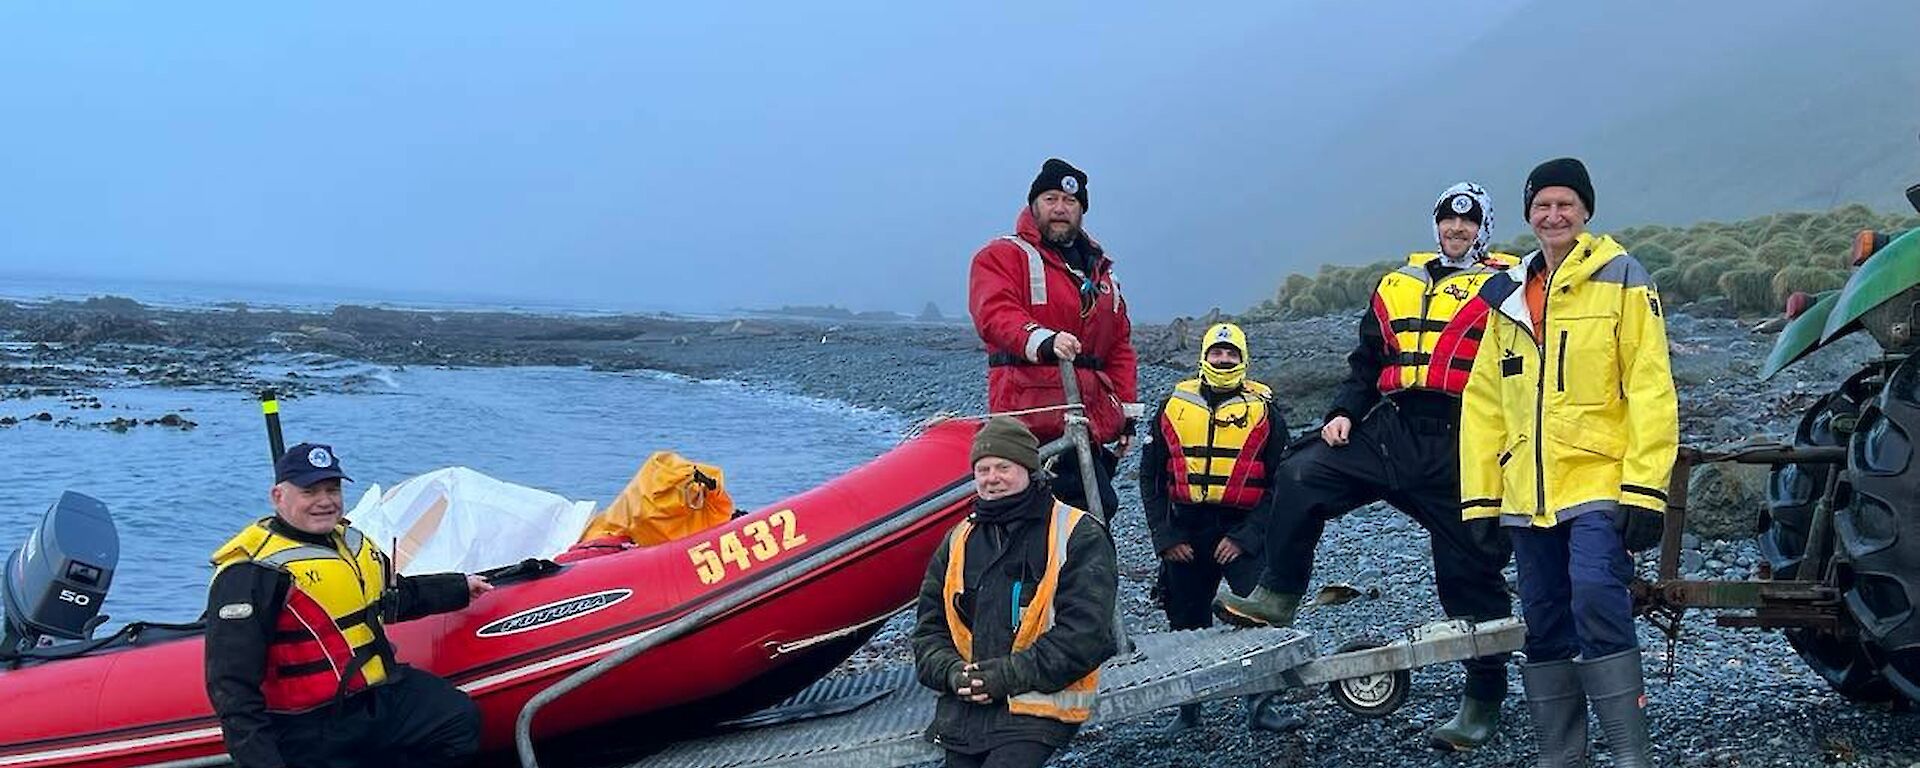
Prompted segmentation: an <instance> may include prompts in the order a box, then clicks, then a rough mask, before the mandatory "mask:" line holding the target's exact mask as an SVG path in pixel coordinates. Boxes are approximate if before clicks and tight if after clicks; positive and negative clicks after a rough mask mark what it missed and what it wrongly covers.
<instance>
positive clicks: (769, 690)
mask: <svg viewBox="0 0 1920 768" xmlns="http://www.w3.org/2000/svg"><path fill="white" fill-rule="evenodd" d="M975 428H976V426H975V425H974V424H972V423H970V422H946V423H943V424H939V425H936V426H934V427H933V428H932V429H930V430H929V431H927V432H926V433H925V434H923V435H920V436H919V437H916V438H914V439H913V440H911V441H908V442H906V443H904V444H902V445H901V446H899V447H898V448H895V449H894V450H892V451H890V452H888V453H886V454H885V455H882V456H880V457H879V458H877V459H875V460H873V461H872V462H870V463H868V464H867V465H865V466H862V467H860V468H858V469H855V470H853V471H852V472H849V473H847V474H846V475H844V476H842V477H840V478H838V479H835V480H833V481H831V482H829V483H827V484H825V485H823V486H820V487H818V488H815V489H813V490H810V491H807V492H805V493H802V494H800V495H798V496H795V497H793V498H790V499H787V500H785V501H782V502H780V503H777V504H774V505H772V506H769V507H767V508H765V509H762V510H759V511H757V512H755V513H753V514H750V515H745V516H742V517H739V518H735V519H734V520H732V521H731V522H729V523H727V524H726V525H723V526H720V527H717V528H714V529H711V530H708V531H705V532H703V533H700V534H697V535H695V536H693V537H690V538H687V539H681V540H678V541H674V542H670V543H667V544H663V545H660V546H655V547H648V548H644V549H634V550H628V551H625V552H619V553H617V554H609V555H604V556H600V557H595V558H591V559H586V560H581V561H578V562H574V563H570V564H567V565H564V566H560V567H559V568H558V569H557V570H554V571H552V572H551V573H548V574H545V575H542V576H539V577H537V578H530V579H527V580H524V581H520V582H513V583H506V584H503V585H502V586H500V588H498V589H496V590H494V591H493V592H491V593H489V594H487V595H484V596H482V597H481V598H480V599H479V600H477V601H476V602H475V603H474V604H473V605H472V606H470V607H468V608H467V609H466V610H463V611H460V612H458V613H451V614H443V615H439V616H433V617H429V618H425V619H421V620H418V621H412V622H408V623H405V624H399V625H395V626H393V627H391V628H390V630H389V631H390V636H391V637H392V639H393V642H394V644H395V646H396V648H397V650H398V652H399V656H400V659H401V661H403V662H405V663H408V664H411V665H413V666H415V667H419V668H423V669H426V670H430V671H432V672H434V673H435V674H438V675H441V676H443V677H446V678H448V679H450V680H452V681H453V682H454V683H456V684H458V685H459V686H460V687H461V688H462V689H464V690H466V691H467V692H468V693H469V694H471V695H472V696H473V698H474V700H475V701H476V702H478V703H479V705H480V709H481V712H482V713H483V717H484V722H485V733H486V743H485V746H486V747H487V748H488V749H490V750H492V749H499V748H504V747H507V746H509V745H510V743H511V741H512V731H513V722H514V717H515V716H516V715H517V714H518V712H519V710H520V708H521V705H523V704H525V703H526V701H527V700H528V699H529V698H531V697H532V696H533V695H534V694H535V693H537V692H538V691H540V690H541V689H542V688H544V687H546V686H548V685H550V684H552V683H553V682H555V681H557V680H559V679H561V678H562V677H564V676H566V675H567V674H569V673H571V672H573V671H575V670H578V669H580V668H581V667H583V666H586V665H587V664H590V663H592V662H593V661H595V660H596V659H599V658H602V657H604V656H606V655H608V654H610V653H612V652H613V651H615V650H616V649H619V648H621V647H623V646H625V645H627V644H629V643H632V642H634V641H635V640H637V639H638V638H641V637H643V636H645V635H646V634H648V633H649V632H651V631H653V630H654V629H656V628H658V627H660V626H661V625H663V624H666V623H667V622H669V621H671V620H673V619H674V618H676V617H679V616H682V615H685V614H686V613H688V612H689V611H692V610H694V609H696V608H698V607H700V606H701V605H703V604H705V603H706V602H708V601H711V600H713V599H715V598H716V597H717V596H719V595H722V594H725V593H727V592H730V591H732V590H737V589H740V588H742V587H744V586H746V585H749V584H753V583H755V582H757V581H760V580H762V579H767V578H769V577H772V576H775V575H776V574H779V573H780V572H781V571H782V570H783V568H786V567H788V566H790V565H792V564H793V563H794V562H795V561H797V560H798V559H799V558H800V557H801V556H803V555H804V554H805V553H806V552H808V551H809V550H813V549H817V548H820V547H823V546H827V545H829V544H831V543H832V542H834V541H835V540H838V539H841V538H843V537H846V536H849V535H852V534H854V533H857V532H858V531H860V530H861V529H863V528H865V527H867V526H870V525H872V524H874V523H876V522H878V521H881V520H885V519H888V518H890V517H892V516H896V515H902V514H905V513H907V512H908V511H909V510H910V509H912V508H913V507H915V506H916V505H918V504H919V503H920V502H923V501H927V500H929V499H932V498H933V497H935V496H938V495H939V494H941V493H943V492H946V491H949V490H953V489H955V488H957V487H960V486H962V485H964V484H967V483H969V482H971V478H970V474H969V472H968V467H967V460H966V457H967V449H968V444H969V441H970V440H971V439H972V437H973V432H974V430H975ZM966 498H967V500H966V501H962V502H957V503H955V504H953V505H951V506H949V507H947V508H946V509H944V510H943V511H942V512H941V513H939V514H936V515H933V516H931V517H929V518H927V519H925V520H923V521H921V522H920V523H918V524H916V525H913V526H910V527H908V528H906V529H904V530H902V531H900V532H899V533H897V534H895V535H894V536H892V537H889V538H887V539H885V540H883V541H879V542H877V543H874V544H872V545H869V546H867V547H866V548H864V549H861V550H859V551H858V552H856V553H854V554H852V555H851V556H848V557H846V558H844V559H842V560H840V561H838V562H836V563H834V564H832V565H830V566H828V567H825V568H822V569H820V570H818V571H816V572H815V573H813V574H812V575H811V576H809V577H807V578H804V579H799V580H795V581H793V582H792V583H789V584H786V585H784V586H783V587H781V588H780V589H778V590H776V591H774V592H772V593H770V594H767V595H765V596H763V597H761V598H760V599H758V600H755V601H753V602H749V603H747V604H745V605H743V606H742V607H740V608H738V609H737V610H735V611H732V612H730V613H727V614H724V615H723V616H721V617H720V618H718V619H716V620H714V621H713V622H711V623H709V624H707V625H705V626H703V627H701V628H700V629H698V630H697V631H695V632H693V633H691V634H689V635H687V636H684V637H681V638H679V639H677V640H674V641H671V642H669V643H666V644H665V645H662V646H660V647H658V648H654V649H652V650H650V651H648V652H647V653H645V654H642V655H641V656H640V657H639V658H636V659H635V660H633V661H632V662H631V663H629V664H627V665H625V666H623V667H621V668H618V669H616V670H614V671H613V672H611V673H609V674H607V675H606V676H604V677H602V678H600V679H598V680H597V681H595V682H592V683H589V684H588V685H586V686H585V687H583V688H581V689H580V690H578V691H575V692H574V693H572V694H569V695H568V696H566V697H563V698H561V699H560V700H559V701H557V702H555V703H554V704H552V705H551V706H548V707H547V708H545V709H544V710H542V711H541V713H540V715H539V718H538V719H537V721H536V722H535V728H534V735H535V737H536V738H551V737H556V736H561V735H564V734H571V733H577V732H580V731H583V730H585V729H590V728H594V727H595V726H599V725H603V724H607V723H611V722H614V721H618V720H621V719H625V718H632V717H635V716H639V715H653V716H656V717H667V716H668V715H669V714H671V713H678V714H677V715H674V716H678V717H682V718H685V717H688V716H689V715H690V716H691V717H693V718H695V719H698V718H702V717H704V718H708V719H709V721H711V719H715V718H721V717H726V716H731V715H734V714H739V713H742V712H745V711H749V710H751V709H753V708H757V707H759V706H763V705H765V704H768V703H772V702H774V701H777V700H779V699H780V698H783V697H785V696H787V695H789V694H791V693H792V692H794V691H797V690H798V689H799V688H801V687H804V686H805V685H807V684H808V683H810V682H812V681H813V680H815V679H817V678H818V677H819V676H821V675H823V674H825V673H826V672H827V671H828V670H830V669H831V668H832V667H833V666H835V665H837V664H838V663H839V662H841V661H842V660H844V659H845V658H846V657H847V655H849V654H851V653H852V652H853V650H854V649H856V648H857V647H858V646H859V645H860V644H861V643H862V642H864V641H865V639H866V638H867V637H868V636H869V635H870V634H871V632H872V631H873V629H874V628H875V627H877V625H878V623H879V622H880V621H881V620H882V619H884V618H885V617H887V616H888V615H890V614H892V613H893V612H895V611H896V610H897V609H899V608H901V607H902V606H904V605H906V604H908V603H909V602H910V601H911V600H912V599H913V597H914V594H915V593H916V592H917V590H918V587H919V582H920V577H921V574H922V573H923V572H924V570H925V568H926V564H927V560H928V558H929V556H930V555H931V554H932V552H933V549H934V547H936V546H938V544H939V542H940V541H941V539H942V537H943V536H944V535H945V533H946V531H947V529H948V528H950V527H951V526H952V525H953V524H954V523H955V522H957V521H958V520H959V519H960V517H961V516H963V515H964V514H965V513H966V511H967V508H968V504H970V503H971V497H970V496H969V497H966ZM102 511H103V512H104V509H103V510H102ZM41 559H43V560H44V559H46V558H44V557H43V558H41ZM102 597H104V588H103V591H102ZM144 634H145V635H146V636H145V637H141V638H138V639H135V640H127V639H124V638H122V639H120V640H118V641H116V642H111V643H105V644H103V646H104V647H101V648H98V649H97V650H93V651H91V652H88V653H85V654H82V655H78V656H75V657H73V658H66V659H45V658H42V659H38V660H34V659H28V660H26V661H25V662H24V664H23V663H21V662H19V661H16V662H14V666H16V667H17V668H13V669H6V668H5V667H0V713H3V714H0V768H45V767H46V766H78V765H88V766H135V765H154V764H162V763H170V762H173V761H183V760H194V759H197V758H208V757H217V756H220V755H222V754H223V749H222V746H221V740H220V726H219V723H218V722H217V721H216V720H215V719H214V717H213V713H212V710H211V707H210V706H209V704H208V703H207V697H206V693H205V685H204V682H203V679H202V670H201V643H200V640H199V638H198V637H197V636H196V635H195V634H194V633H193V632H192V631H191V630H185V631H174V632H171V633H169V632H167V631H162V630H155V631H151V632H147V633H144ZM169 634H172V635H173V636H172V637H168V636H167V635H169ZM59 648H60V647H59V646H56V647H55V649H53V650H58V649H59ZM656 713H658V714H656ZM650 722H656V723H657V722H665V721H664V720H652V721H650ZM649 730H651V728H649Z"/></svg>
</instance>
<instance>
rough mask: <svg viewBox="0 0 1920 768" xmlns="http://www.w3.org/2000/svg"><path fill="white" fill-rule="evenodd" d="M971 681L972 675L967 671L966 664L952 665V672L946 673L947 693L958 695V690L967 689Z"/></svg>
mask: <svg viewBox="0 0 1920 768" xmlns="http://www.w3.org/2000/svg"><path fill="white" fill-rule="evenodd" d="M972 680H973V673H972V672H971V671H968V670H967V665H966V662H959V661H956V662H954V663H953V671H951V672H948V673H947V691H948V692H949V693H952V694H954V695H959V693H960V689H962V688H965V687H967V683H968V682H971V681H972Z"/></svg>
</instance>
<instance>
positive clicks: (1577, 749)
mask: <svg viewBox="0 0 1920 768" xmlns="http://www.w3.org/2000/svg"><path fill="white" fill-rule="evenodd" d="M1580 677H1581V675H1580V669H1579V667H1578V666H1577V665H1576V664H1575V663H1574V661H1573V660H1572V659H1568V660H1566V661H1545V662H1540V663H1537V664H1522V665H1520V682H1521V686H1522V687H1523V688H1524V689H1525V690H1526V692H1527V711H1528V712H1530V713H1532V715H1533V738H1534V741H1536V742H1537V743H1539V745H1540V763H1539V765H1540V768H1585V766H1586V764H1587V693H1586V689H1584V688H1582V687H1581V685H1580Z"/></svg>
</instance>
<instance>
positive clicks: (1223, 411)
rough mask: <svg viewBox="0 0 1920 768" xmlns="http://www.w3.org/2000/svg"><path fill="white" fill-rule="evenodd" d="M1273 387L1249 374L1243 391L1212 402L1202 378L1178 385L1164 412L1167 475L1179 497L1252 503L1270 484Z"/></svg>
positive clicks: (1182, 500) (1187, 500)
mask: <svg viewBox="0 0 1920 768" xmlns="http://www.w3.org/2000/svg"><path fill="white" fill-rule="evenodd" d="M1272 402H1273V391H1272V390H1270V389H1268V388H1267V386H1266V385H1265V384H1261V383H1260V382H1257V381H1252V380H1247V381H1245V382H1244V383H1242V385H1241V388H1240V393H1239V394H1237V395H1234V396H1232V397H1229V398H1226V399H1224V400H1222V401H1220V402H1219V403H1217V404H1209V403H1208V402H1207V398H1206V396H1205V395H1204V394H1202V393H1201V391H1200V380H1199V379H1188V380H1186V381H1183V382H1180V383H1179V384H1176V385H1174V388H1173V396H1172V397H1170V398H1168V399H1167V407H1166V409H1165V410H1163V411H1162V412H1161V415H1160V424H1159V428H1160V436H1161V438H1162V439H1164V440H1165V441H1166V444H1167V477H1168V478H1169V479H1170V480H1171V482H1172V487H1171V488H1170V489H1169V491H1170V495H1171V496H1172V497H1173V500H1174V501H1175V502H1178V503H1183V504H1219V505H1222V506H1228V507H1234V508H1236V509H1252V508H1254V506H1256V505H1258V504H1259V503H1260V495H1261V494H1262V493H1264V492H1265V491H1266V488H1267V472H1268V471H1270V469H1271V468H1270V467H1268V466H1267V465H1266V464H1265V463H1263V462H1262V461H1261V460H1260V454H1261V452H1262V449H1264V448H1265V447H1266V444H1267V440H1268V439H1269V437H1270V436H1269V434H1268V433H1269V432H1270V431H1271V421H1270V420H1269V419H1268V418H1267V412H1268V409H1269V408H1270V407H1271V403H1272Z"/></svg>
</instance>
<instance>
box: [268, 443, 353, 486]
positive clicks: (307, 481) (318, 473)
mask: <svg viewBox="0 0 1920 768" xmlns="http://www.w3.org/2000/svg"><path fill="white" fill-rule="evenodd" d="M335 477H337V478H340V479H342V480H352V479H353V478H351V477H347V473H346V471H345V470H342V469H341V468H340V457H339V456H335V455H334V454H333V446H330V445H321V444H319V443H301V444H299V445H296V446H294V447H292V448H288V449H287V452H286V453H285V454H283V455H281V457H280V460H279V461H276V462H274V463H273V481H274V482H276V483H293V484H294V485H297V486H300V487H302V488H305V487H307V486H310V485H313V484H314V483H317V482H320V481H322V480H326V479H328V478H335Z"/></svg>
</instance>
